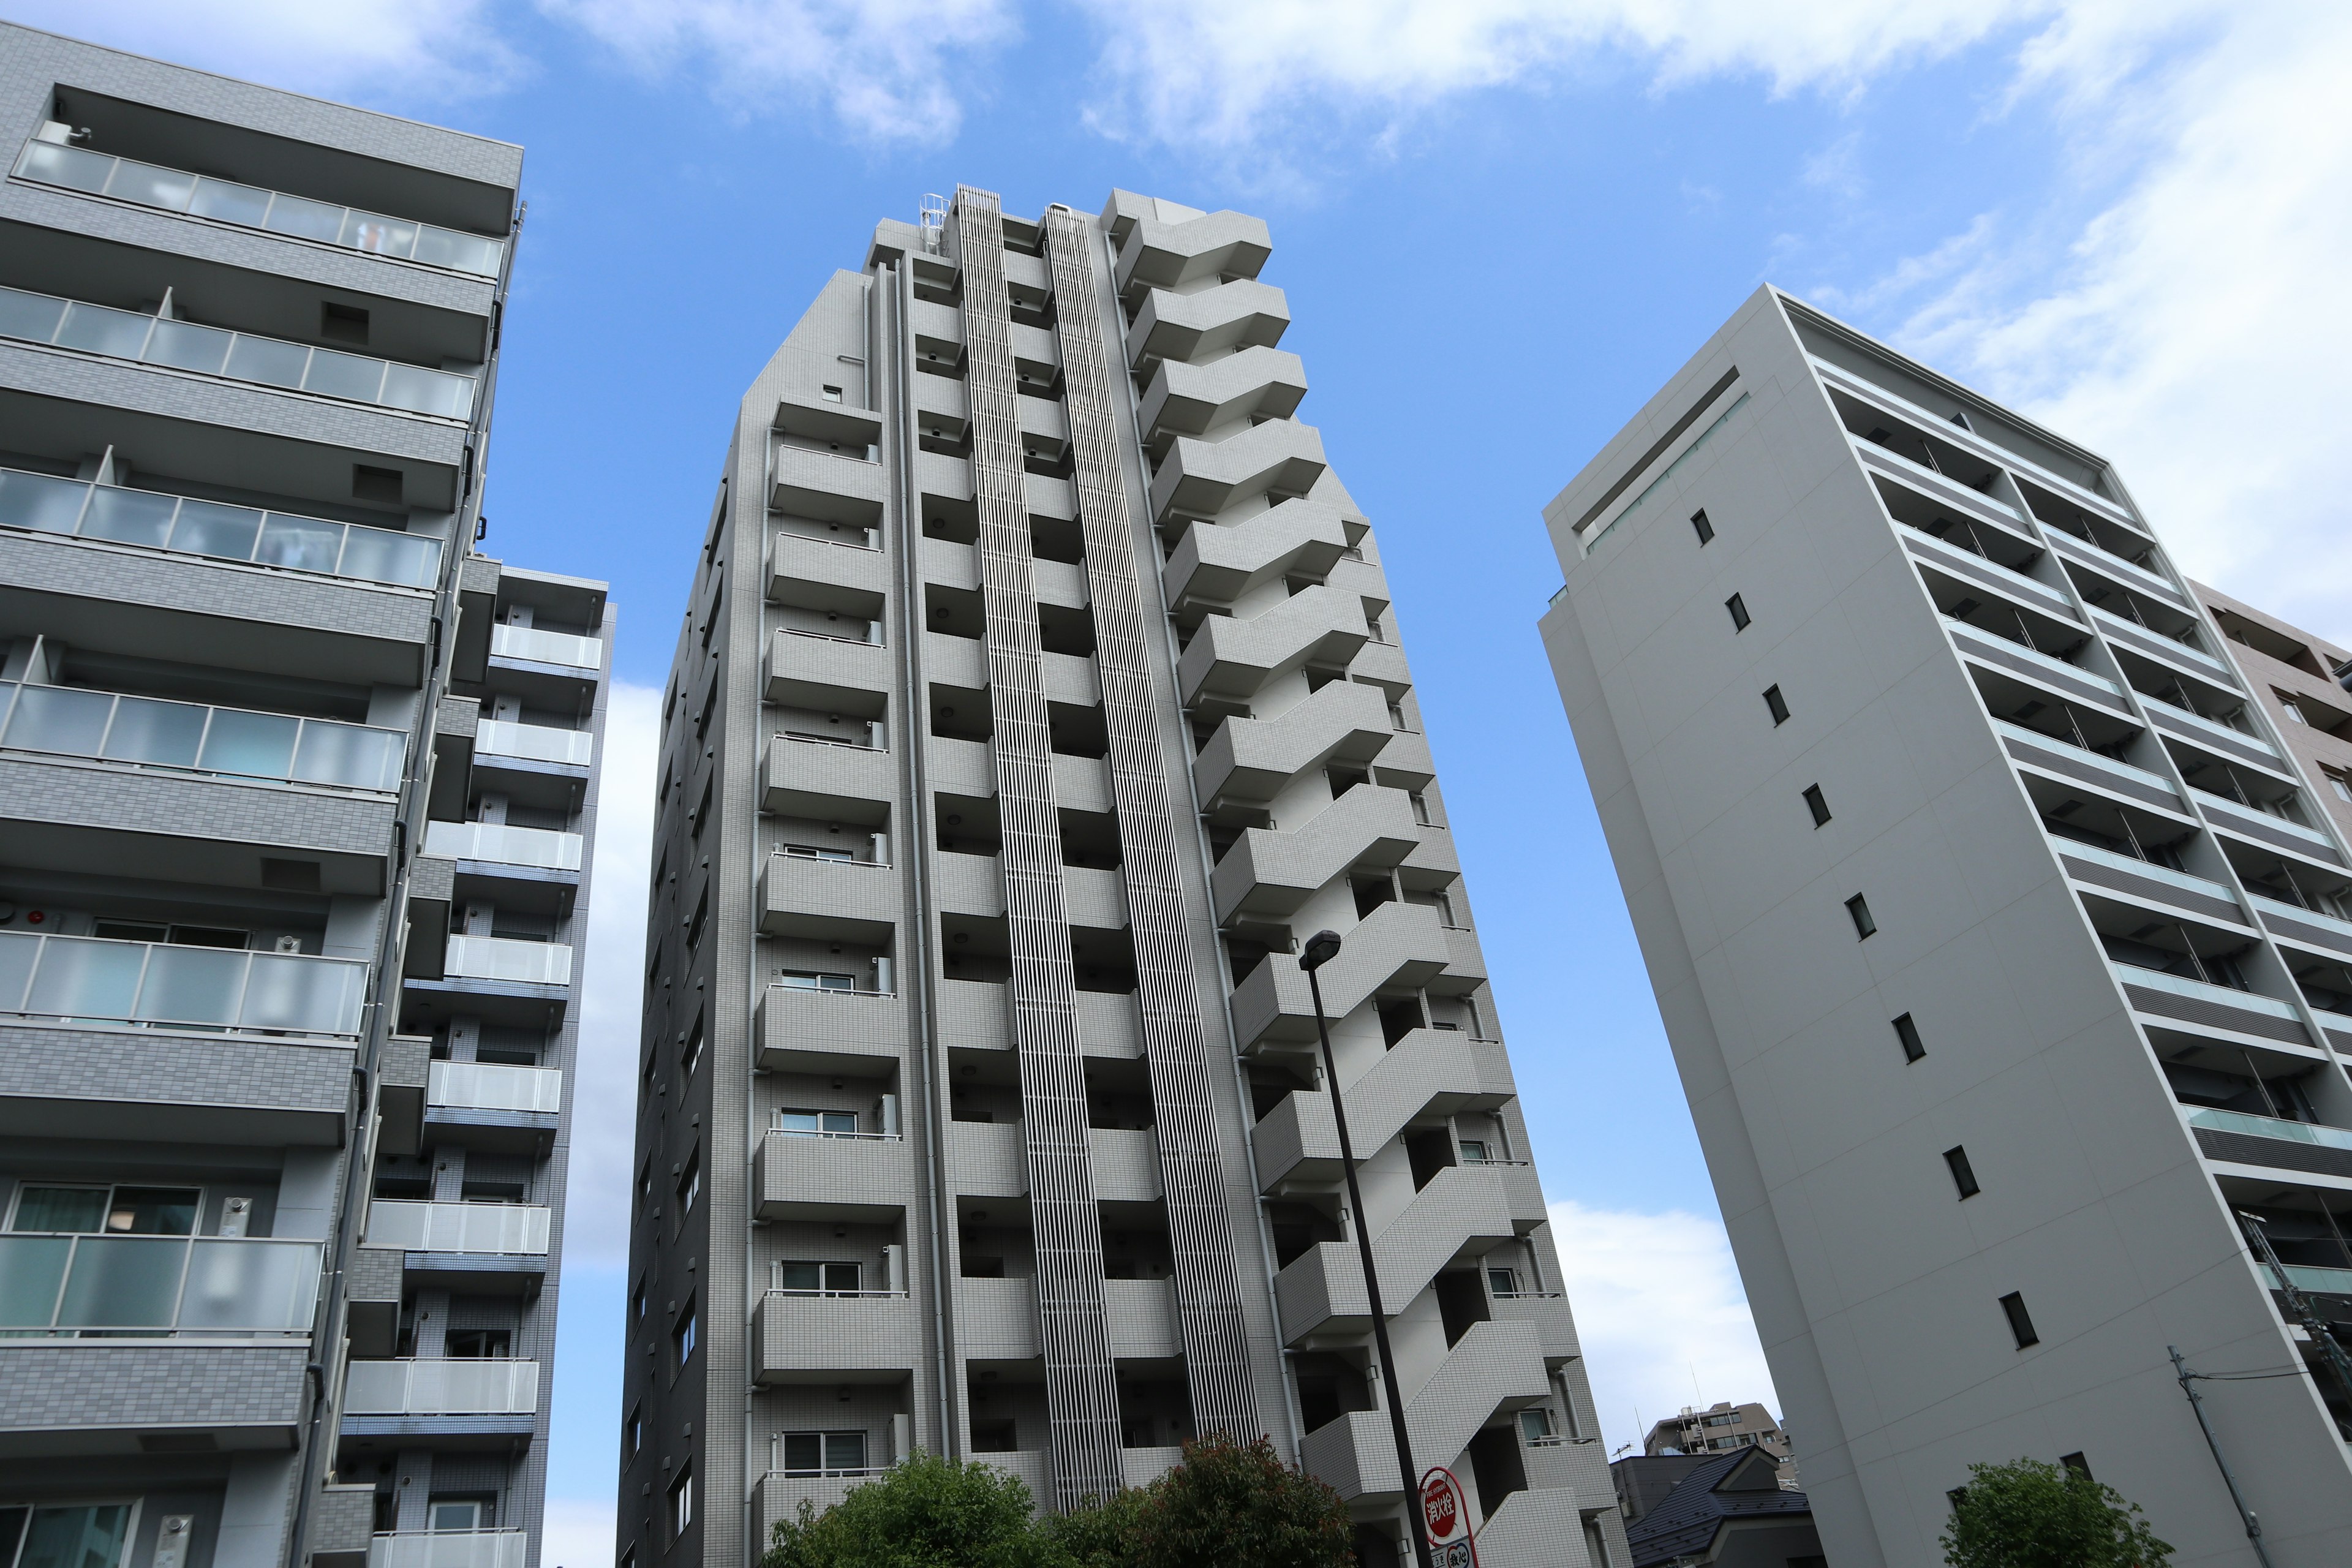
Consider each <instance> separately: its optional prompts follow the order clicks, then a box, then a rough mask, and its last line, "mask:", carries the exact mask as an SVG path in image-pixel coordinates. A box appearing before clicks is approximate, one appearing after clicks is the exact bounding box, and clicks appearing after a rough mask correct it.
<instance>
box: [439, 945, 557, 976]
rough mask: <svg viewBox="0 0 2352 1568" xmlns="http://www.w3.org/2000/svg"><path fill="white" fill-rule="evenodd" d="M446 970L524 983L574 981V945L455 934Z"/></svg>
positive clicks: (453, 972)
mask: <svg viewBox="0 0 2352 1568" xmlns="http://www.w3.org/2000/svg"><path fill="white" fill-rule="evenodd" d="M445 973H448V974H450V975H452V976H455V977H457V978H459V979H465V980H505V981H511V982H513V983H515V984H521V985H569V984H572V949H571V948H570V947H569V946H567V945H566V944H564V943H562V942H521V941H518V940H516V939H515V938H513V937H503V936H453V937H451V938H450V939H449V954H448V958H447V959H446V963H445Z"/></svg>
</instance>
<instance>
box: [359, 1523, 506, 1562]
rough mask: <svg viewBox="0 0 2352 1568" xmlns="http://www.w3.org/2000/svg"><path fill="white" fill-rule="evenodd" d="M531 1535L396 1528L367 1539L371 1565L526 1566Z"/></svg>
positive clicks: (487, 1531)
mask: <svg viewBox="0 0 2352 1568" xmlns="http://www.w3.org/2000/svg"><path fill="white" fill-rule="evenodd" d="M529 1562H530V1532H529V1531H520V1530H396V1531H382V1532H379V1533H378V1534H377V1535H375V1536H374V1537H373V1539H372V1540H370V1541H369V1542H368V1568H524V1565H525V1564H526V1563H529Z"/></svg>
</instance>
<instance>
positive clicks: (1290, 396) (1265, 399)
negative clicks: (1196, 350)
mask: <svg viewBox="0 0 2352 1568" xmlns="http://www.w3.org/2000/svg"><path fill="white" fill-rule="evenodd" d="M1306 395H1307V367H1306V366H1305V365H1303V364H1301V363H1299V360H1298V356H1297V354H1295V353H1286V352H1285V351H1283V350H1281V349H1270V348H1248V349H1244V350H1242V352H1241V353H1236V354H1227V355H1226V356H1225V357H1224V358H1223V359H1218V360H1211V361H1209V362H1208V363H1206V364H1186V363H1183V362H1182V361H1181V360H1162V361H1160V368H1159V369H1158V370H1156V371H1154V372H1153V373H1152V375H1151V384H1150V385H1149V386H1148V387H1146V388H1145V389H1144V393H1143V404H1142V406H1141V407H1140V408H1139V410H1138V414H1137V418H1138V422H1139V424H1141V425H1142V426H1143V430H1144V434H1145V436H1146V437H1147V438H1148V439H1150V441H1151V442H1152V443H1153V450H1154V451H1155V452H1158V451H1163V450H1165V448H1166V444H1167V443H1168V442H1169V441H1171V440H1172V439H1174V438H1175V437H1179V436H1198V435H1200V434H1201V433H1202V431H1204V430H1207V429H1209V428H1210V427H1212V426H1219V425H1231V424H1233V423H1234V422H1235V421H1236V420H1241V419H1249V418H1262V419H1287V418H1289V417H1290V416H1291V415H1292V414H1294V413H1296V412H1297V408H1298V405H1299V401H1300V400H1301V399H1302V398H1304V397H1305V396H1306Z"/></svg>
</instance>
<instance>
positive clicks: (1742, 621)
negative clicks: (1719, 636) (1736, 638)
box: [1723, 594, 1754, 632]
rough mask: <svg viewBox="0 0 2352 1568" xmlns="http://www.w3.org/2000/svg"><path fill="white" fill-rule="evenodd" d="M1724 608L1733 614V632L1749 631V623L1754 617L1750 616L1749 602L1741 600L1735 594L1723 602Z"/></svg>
mask: <svg viewBox="0 0 2352 1568" xmlns="http://www.w3.org/2000/svg"><path fill="white" fill-rule="evenodd" d="M1723 607H1724V608H1725V609H1727V610H1728V611H1730V612H1731V629H1732V630H1733V631H1736V632H1744V631H1746V630H1747V629H1748V622H1749V621H1750V620H1751V619H1753V618H1754V617H1753V616H1749V615H1748V601H1747V600H1745V599H1743V598H1741V597H1740V596H1739V595H1737V594H1734V595H1731V597H1729V598H1728V599H1726V600H1724V601H1723Z"/></svg>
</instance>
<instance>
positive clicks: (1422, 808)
mask: <svg viewBox="0 0 2352 1568" xmlns="http://www.w3.org/2000/svg"><path fill="white" fill-rule="evenodd" d="M2343 787H2344V784H2343V781H2342V780H2340V779H2339V780H2337V781H2336V788H2337V789H2342V788H2343ZM2345 798H2346V799H2347V800H2352V795H2347V796H2346V797H2345ZM1405 799H1407V800H1408V801H1411V802H1412V819H1413V820H1414V821H1415V822H1418V823H1419V824H1421V825H1422V826H1423V827H1428V826H1432V824H1431V823H1430V820H1429V801H1428V799H1427V798H1426V797H1425V796H1423V795H1420V794H1418V793H1412V794H1408V795H1406V796H1405Z"/></svg>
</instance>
